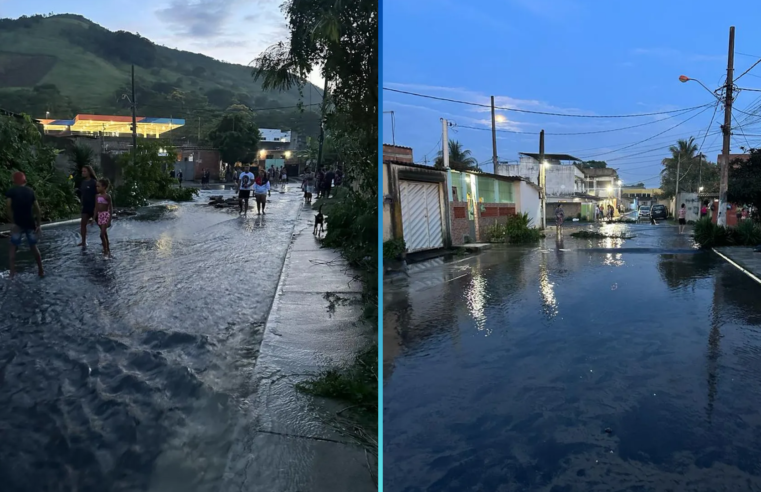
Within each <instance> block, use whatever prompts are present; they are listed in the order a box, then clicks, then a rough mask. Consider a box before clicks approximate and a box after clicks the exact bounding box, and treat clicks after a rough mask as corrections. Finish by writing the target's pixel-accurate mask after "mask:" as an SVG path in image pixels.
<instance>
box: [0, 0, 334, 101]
mask: <svg viewBox="0 0 761 492" xmlns="http://www.w3.org/2000/svg"><path fill="white" fill-rule="evenodd" d="M281 3H282V0H109V1H93V0H66V1H65V2H61V1H60V0H58V1H53V0H26V1H23V2H22V1H20V0H0V17H10V18H16V17H19V16H21V15H34V14H49V13H56V14H63V13H69V14H79V15H82V16H84V17H87V18H88V19H90V20H92V21H93V22H96V23H98V24H100V25H101V26H103V27H105V28H107V29H110V30H112V31H118V30H124V31H131V32H138V33H140V35H141V36H144V37H146V38H148V39H150V40H151V41H153V42H155V43H158V44H162V45H164V46H167V47H169V48H177V49H181V50H185V51H192V52H195V53H203V54H204V55H208V56H211V57H212V58H216V59H218V60H224V61H227V62H232V63H239V64H241V65H248V64H249V63H250V62H251V61H252V60H253V59H254V58H256V57H257V56H258V55H259V54H260V53H261V52H262V51H263V50H265V49H266V48H267V47H268V46H270V45H272V44H275V43H277V42H278V41H285V40H287V38H288V31H287V28H286V21H285V18H284V16H283V14H282V12H281V11H280V4H281ZM310 81H312V83H314V84H316V85H317V86H318V87H322V84H323V81H322V78H321V77H320V75H319V73H316V71H313V72H312V76H311V77H310Z"/></svg>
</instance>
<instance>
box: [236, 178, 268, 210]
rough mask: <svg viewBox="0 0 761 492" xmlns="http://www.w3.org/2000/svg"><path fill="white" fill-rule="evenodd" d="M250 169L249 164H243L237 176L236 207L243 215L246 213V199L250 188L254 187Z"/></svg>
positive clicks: (249, 194)
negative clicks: (241, 170)
mask: <svg viewBox="0 0 761 492" xmlns="http://www.w3.org/2000/svg"><path fill="white" fill-rule="evenodd" d="M250 169H251V168H250V167H249V166H245V167H244V168H243V172H242V173H240V176H238V189H239V191H238V208H240V213H241V214H244V215H245V214H247V213H248V200H249V199H250V198H251V190H252V189H254V173H252V172H251V171H250ZM262 172H263V171H262ZM244 205H245V207H244Z"/></svg>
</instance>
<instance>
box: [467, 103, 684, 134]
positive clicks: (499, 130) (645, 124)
mask: <svg viewBox="0 0 761 492" xmlns="http://www.w3.org/2000/svg"><path fill="white" fill-rule="evenodd" d="M690 111H694V109H693V110H686V111H684V112H682V113H678V114H674V115H671V116H667V117H666V118H661V119H660V120H656V121H648V122H646V123H640V124H638V125H631V126H624V127H621V128H611V129H610V130H596V131H588V132H571V133H550V132H544V134H545V135H553V136H572V135H596V134H599V133H611V132H619V131H622V130H630V129H632V128H639V127H641V126H647V125H655V124H657V123H660V122H662V121H665V120H668V119H671V118H676V117H678V116H682V115H683V114H685V113H689V112H690ZM457 127H458V128H466V129H468V130H483V131H487V132H490V131H491V128H486V127H476V126H465V125H457ZM496 131H497V132H500V133H514V134H523V135H539V132H522V131H519V130H504V129H497V130H496Z"/></svg>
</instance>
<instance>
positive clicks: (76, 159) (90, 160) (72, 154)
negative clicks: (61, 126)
mask: <svg viewBox="0 0 761 492" xmlns="http://www.w3.org/2000/svg"><path fill="white" fill-rule="evenodd" d="M68 154H69V162H71V174H72V177H73V178H74V186H75V188H76V189H79V185H80V183H81V182H82V168H83V167H85V166H92V167H93V168H94V167H95V150H93V148H92V147H90V146H89V145H85V144H83V143H78V144H75V145H74V146H73V147H71V148H70V149H69V151H68ZM96 172H97V169H96Z"/></svg>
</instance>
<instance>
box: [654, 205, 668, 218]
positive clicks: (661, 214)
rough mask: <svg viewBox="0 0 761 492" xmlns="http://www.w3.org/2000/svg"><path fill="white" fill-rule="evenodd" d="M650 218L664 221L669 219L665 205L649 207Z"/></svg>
mask: <svg viewBox="0 0 761 492" xmlns="http://www.w3.org/2000/svg"><path fill="white" fill-rule="evenodd" d="M650 217H652V218H653V219H655V220H666V219H668V218H669V211H668V210H667V209H666V206H665V205H653V206H652V207H650Z"/></svg>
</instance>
